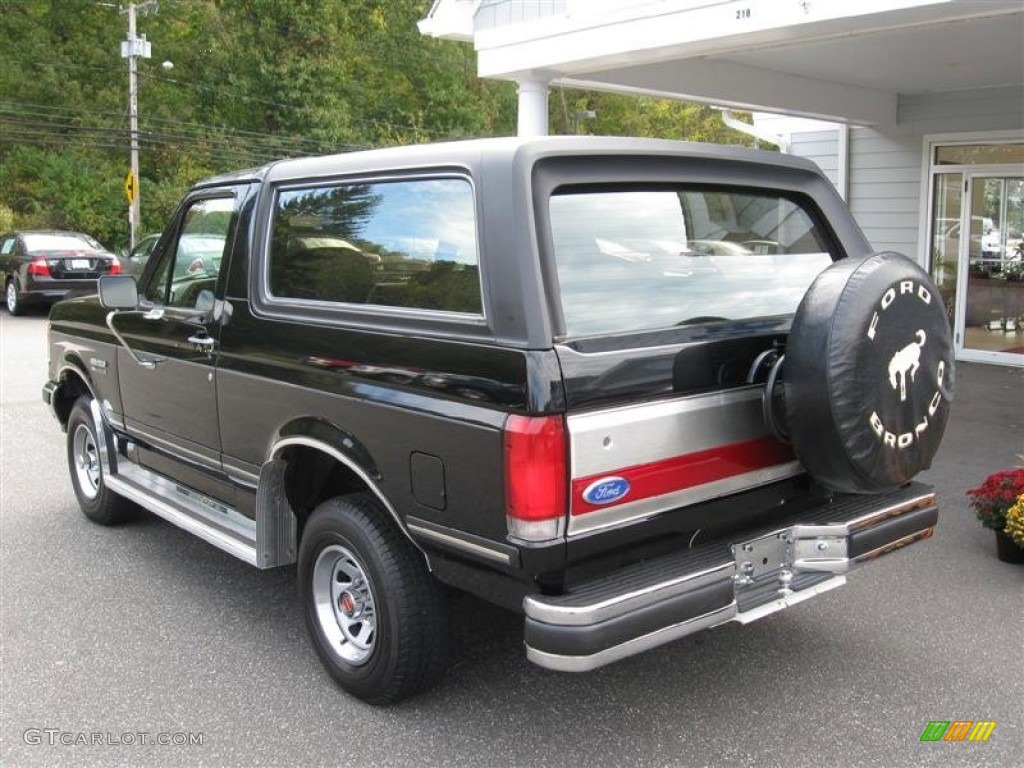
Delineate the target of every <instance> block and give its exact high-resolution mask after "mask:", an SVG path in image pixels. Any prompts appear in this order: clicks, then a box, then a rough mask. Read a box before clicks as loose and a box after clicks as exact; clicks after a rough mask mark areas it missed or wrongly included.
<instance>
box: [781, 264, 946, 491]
mask: <svg viewBox="0 0 1024 768" xmlns="http://www.w3.org/2000/svg"><path fill="white" fill-rule="evenodd" d="M783 395H784V403H785V405H784V407H785V416H786V423H787V426H788V431H789V437H790V440H791V442H792V444H793V449H794V450H795V452H796V454H797V456H798V457H799V458H800V461H801V462H802V463H803V465H804V467H805V468H806V469H807V471H808V472H809V473H810V474H811V475H812V476H814V477H815V478H816V479H818V480H819V481H820V482H822V483H824V484H825V485H827V486H829V487H830V488H833V489H835V490H837V491H844V492H849V493H876V492H881V491H885V490H888V489H891V488H894V487H897V486H900V485H902V484H904V483H906V482H907V481H908V480H910V479H911V478H912V477H913V476H914V475H916V474H917V473H918V472H920V471H922V470H924V469H927V468H928V467H929V466H931V461H932V457H933V456H934V455H935V452H936V450H938V447H939V443H940V442H941V440H942V434H943V432H944V431H945V428H946V422H947V420H948V418H949V408H950V403H951V402H952V400H953V344H952V338H951V335H950V327H949V321H948V319H947V318H946V312H945V309H944V307H943V302H942V298H941V296H940V294H939V292H938V290H937V289H936V288H935V285H934V284H933V283H932V281H931V280H930V279H929V277H928V275H927V274H926V273H925V272H924V270H922V269H921V268H920V267H919V266H918V265H917V264H915V263H914V262H912V261H911V260H910V259H908V258H906V257H905V256H901V255H900V254H898V253H878V254H874V255H871V256H867V257H863V258H846V259H841V260H839V261H837V262H835V263H834V264H832V265H831V266H830V267H829V268H827V269H826V270H825V271H824V272H822V273H821V274H820V275H819V276H818V278H817V279H816V280H815V281H814V283H813V284H812V285H811V287H810V289H809V290H808V291H807V293H806V295H805V296H804V298H803V300H802V301H801V303H800V306H799V307H798V308H797V312H796V316H795V317H794V319H793V326H792V330H791V332H790V336H789V340H788V342H787V344H786V358H785V371H784V380H783Z"/></svg>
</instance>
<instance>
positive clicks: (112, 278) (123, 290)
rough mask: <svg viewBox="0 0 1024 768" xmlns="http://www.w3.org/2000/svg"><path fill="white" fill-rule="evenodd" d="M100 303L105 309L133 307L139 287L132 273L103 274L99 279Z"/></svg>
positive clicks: (135, 304)
mask: <svg viewBox="0 0 1024 768" xmlns="http://www.w3.org/2000/svg"><path fill="white" fill-rule="evenodd" d="M99 290H100V304H102V305H103V307H104V308H105V309H135V308H136V307H138V306H139V287H138V285H136V283H135V276H134V275H103V276H102V277H101V278H100V279H99Z"/></svg>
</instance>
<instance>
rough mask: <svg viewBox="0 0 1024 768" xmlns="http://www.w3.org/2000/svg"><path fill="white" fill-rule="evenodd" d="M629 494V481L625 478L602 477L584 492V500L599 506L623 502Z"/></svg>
mask: <svg viewBox="0 0 1024 768" xmlns="http://www.w3.org/2000/svg"><path fill="white" fill-rule="evenodd" d="M627 494H629V480H627V479H626V478H624V477H602V478H601V479H600V480H595V481H594V482H592V483H591V484H590V485H588V486H587V488H586V490H585V491H583V500H584V501H586V502H587V503H589V504H596V505H598V506H600V505H603V504H611V503H613V502H616V501H622V500H623V499H624V498H626V496H627Z"/></svg>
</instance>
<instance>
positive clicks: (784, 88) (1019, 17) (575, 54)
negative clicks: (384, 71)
mask: <svg viewBox="0 0 1024 768" xmlns="http://www.w3.org/2000/svg"><path fill="white" fill-rule="evenodd" d="M544 6H545V4H540V3H532V8H533V9H534V10H533V11H532V12H531V11H530V7H531V4H529V3H523V2H522V1H521V0H484V1H483V2H479V0H477V1H473V0H439V2H437V3H435V6H434V8H432V9H431V13H432V16H431V17H428V18H427V19H425V20H424V22H422V23H421V29H422V30H423V31H424V33H425V34H434V35H436V36H439V37H448V38H451V39H466V37H467V30H472V35H471V37H472V40H473V42H474V45H475V46H476V49H477V53H478V72H479V74H480V75H481V76H482V77H493V78H499V79H513V80H547V81H549V82H552V83H560V84H564V85H571V86H578V87H584V88H593V89H598V90H613V91H625V92H635V93H646V94H650V95H656V96H663V97H668V98H676V99H685V100H693V101H703V102H710V103H714V104H721V105H726V106H732V107H738V108H744V109H752V110H759V111H767V112H785V113H788V114H796V115H804V116H807V117H816V118H822V119H829V120H838V121H845V122H851V123H861V124H892V123H896V122H897V121H898V104H899V99H900V98H901V97H903V96H907V95H913V94H922V93H933V92H941V91H956V90H965V89H980V88H994V87H1006V86H1010V87H1018V88H1024V3H1022V2H1021V0H859V2H857V3H853V2H849V0H786V1H785V2H782V1H779V2H765V1H764V0H761V1H760V2H758V0H750V3H749V7H747V6H745V5H744V4H741V3H736V2H725V1H724V0H701V1H700V2H695V0H660V1H659V2H651V1H650V0H632V2H629V1H628V0H589V2H582V0H561V1H559V0H553V1H552V2H549V3H547V4H546V6H547V8H546V10H544ZM516 7H518V12H514V11H515V9H516ZM482 11H488V12H489V18H488V20H487V21H488V22H489V23H488V24H484V23H482V15H483V14H482ZM496 11H504V12H505V13H504V14H501V13H496ZM747 12H749V15H745V14H746V13H747ZM467 19H468V20H469V22H471V26H467ZM442 20H443V21H444V24H443V25H442V24H439V22H441V21H442ZM445 25H447V26H446V27H445ZM1022 126H1024V116H1022Z"/></svg>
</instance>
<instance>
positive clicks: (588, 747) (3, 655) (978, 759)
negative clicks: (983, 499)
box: [0, 314, 1024, 768]
mask: <svg viewBox="0 0 1024 768" xmlns="http://www.w3.org/2000/svg"><path fill="white" fill-rule="evenodd" d="M45 328H46V318H45V317H44V316H42V315H30V316H27V317H10V316H9V315H7V314H3V315H0V457H2V458H0V461H2V467H0V764H2V765H5V766H22V765H25V766H32V765H41V766H43V765H45V766H60V765H75V766H85V765H134V766H149V765H154V766H157V765H158V766H169V765H218V766H219V765H225V766H226V765H231V766H234V765H238V766H256V765H275V766H276V765H358V766H360V767H361V768H365V767H367V766H416V767H417V768H422V767H423V766H434V765H445V766H467V767H469V766H472V767H473V768H477V767H480V766H616V768H624V767H625V766H676V765H679V766H691V765H692V766H887V767H890V766H1017V765H1020V763H1021V754H1024V589H1022V587H1024V566H1016V565H1007V564H1003V563H1000V562H998V561H997V560H996V558H995V551H994V550H995V547H994V541H993V538H992V533H991V532H990V531H986V530H984V529H982V528H981V527H980V526H979V525H978V524H977V523H976V521H975V520H974V519H973V517H972V515H971V513H970V511H969V510H968V508H967V505H966V499H965V497H964V491H965V489H966V488H968V487H970V486H972V485H975V484H977V483H978V482H980V481H981V480H982V479H983V478H984V477H985V475H987V474H989V473H990V472H993V471H996V470H998V469H1003V468H1008V467H1010V466H1013V464H1014V463H1015V461H1019V460H1018V459H1016V458H1015V457H1016V456H1018V455H1019V454H1024V372H1022V371H1020V370H1017V369H1008V368H1001V367H996V366H981V365H969V364H963V365H960V366H958V369H957V377H958V380H957V393H956V404H955V407H954V411H953V418H952V422H951V425H950V427H949V429H948V432H947V436H946V440H945V443H944V445H943V448H942V449H941V451H940V454H939V456H938V458H937V460H936V463H935V465H934V467H933V468H932V469H931V470H930V471H929V472H927V473H926V475H925V476H924V478H923V479H925V480H927V481H929V482H931V483H933V484H935V486H936V487H937V489H938V491H939V493H940V496H941V500H942V511H941V513H940V522H939V527H938V530H937V533H936V535H935V537H934V539H932V540H931V541H930V542H926V543H924V544H921V545H918V546H914V547H911V548H910V549H908V550H906V551H904V552H900V553H897V554H895V555H893V556H891V557H887V558H883V559H882V560H880V561H878V562H876V563H874V564H872V565H871V566H870V567H868V568H865V569H864V570H861V571H859V572H857V573H855V574H854V575H853V576H851V578H850V581H849V583H848V584H847V585H846V586H845V587H843V588H842V589H838V590H834V591H832V592H830V593H827V594H825V595H823V596H821V597H819V598H818V599H815V600H811V601H809V602H806V603H804V604H802V605H799V606H796V607H794V608H792V609H790V610H788V611H784V612H781V613H778V614H774V615H773V616H770V617H768V618H766V619H764V620H763V621H761V622H758V623H755V624H752V625H749V626H747V627H743V628H740V627H735V626H726V627H720V628H716V629H714V630H711V631H708V632H705V633H702V634H699V635H696V636H693V637H690V638H686V639H684V640H682V641H679V642H677V643H674V644H672V645H669V646H665V647H662V648H660V649H658V650H655V651H653V652H650V653H648V654H646V655H643V656H639V657H635V658H632V659H628V660H626V661H623V662H620V663H618V664H615V665H613V666H610V667H607V668H605V669H603V670H599V671H597V672H593V673H589V674H585V675H568V674H557V673H553V672H548V671H545V670H542V669H540V668H538V667H536V666H534V665H532V664H530V663H529V662H528V661H526V659H525V656H524V654H523V651H522V628H521V622H520V620H519V619H518V618H517V617H515V616H513V615H510V614H506V613H503V612H502V611H499V610H497V609H494V608H492V607H490V606H487V605H485V604H483V603H480V602H477V601H476V600H473V599H470V598H457V599H455V600H453V604H452V612H453V622H454V648H453V664H452V667H451V669H450V671H449V674H448V676H447V678H446V681H445V683H444V684H443V685H442V686H441V687H440V688H438V689H437V690H435V691H433V692H431V693H429V694H427V695H425V696H422V697H419V698H417V699H414V700H412V701H409V702H407V703H405V704H403V705H401V706H398V707H395V708H391V709H376V708H373V707H369V706H366V705H364V704H361V703H359V702H357V701H355V700H353V699H350V698H348V697H347V696H345V695H344V694H343V693H341V692H340V691H339V690H338V689H337V688H336V687H335V686H334V685H333V684H332V682H331V681H330V680H329V678H328V677H327V675H326V674H325V673H324V672H322V671H321V668H320V666H319V663H318V662H317V660H316V658H315V656H314V654H313V652H312V650H311V649H310V647H309V646H308V643H307V641H306V638H305V635H304V630H303V628H302V624H301V617H300V614H299V610H298V607H297V605H296V601H295V598H294V592H295V589H294V586H295V585H294V571H293V570H292V569H280V570H276V571H268V572H259V571H256V570H253V569H251V568H250V567H249V566H247V565H245V564H243V563H241V562H240V561H237V560H234V559H233V558H231V557H229V556H227V555H225V554H223V553H221V552H219V551H217V550H215V549H213V548H212V547H210V546H208V545H207V544H205V543H203V542H201V541H199V540H198V539H195V538H193V537H191V536H189V535H188V534H186V533H184V532H181V531H179V530H178V529H176V528H174V527H172V526H170V525H169V524H167V523H164V522H163V521H162V520H159V519H157V518H155V517H150V516H143V517H142V518H141V519H139V520H138V521H137V522H133V523H131V524H128V525H125V526H122V527H119V528H113V529H104V528H101V527H99V526H96V525H93V524H91V523H89V522H88V521H87V520H86V519H85V518H84V517H83V516H82V515H81V514H80V513H79V511H78V508H77V505H76V503H75V499H74V496H73V494H72V491H71V486H70V484H69V481H68V479H67V470H66V467H65V455H64V435H63V434H62V433H61V432H60V430H59V428H58V425H57V423H56V422H55V421H54V420H53V418H52V417H51V416H50V415H49V413H48V412H47V411H46V409H45V407H44V406H43V403H42V401H41V398H40V387H41V385H42V383H43V380H44V378H45V367H46V349H45ZM933 720H990V721H996V723H997V725H996V727H995V730H994V731H993V732H992V735H991V737H990V738H989V740H988V741H987V742H984V743H972V742H961V743H952V742H936V743H922V742H921V741H920V737H921V734H922V732H923V731H924V729H925V727H926V726H927V724H928V723H929V721H933ZM94 734H99V738H96V736H94ZM161 736H165V737H166V738H164V739H163V740H165V741H170V742H172V743H170V744H157V743H153V742H155V741H157V740H158V739H160V738H161ZM83 737H84V738H83ZM189 737H191V738H192V740H193V741H201V742H202V743H192V744H188V743H184V744H183V743H180V742H181V741H183V740H184V741H186V742H187V741H188V740H189ZM82 741H85V742H88V743H78V742H82ZM94 741H95V742H97V743H92V742H94ZM64 742H72V743H64Z"/></svg>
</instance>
